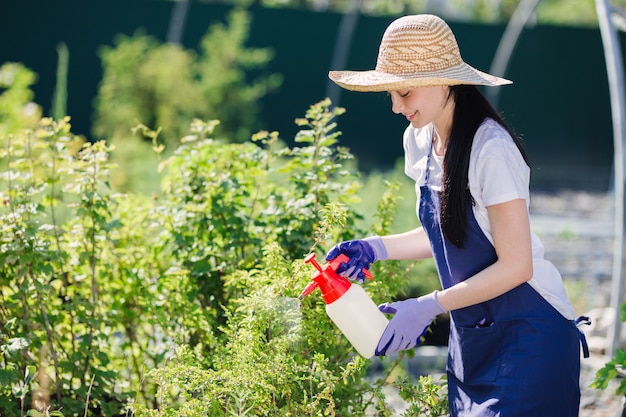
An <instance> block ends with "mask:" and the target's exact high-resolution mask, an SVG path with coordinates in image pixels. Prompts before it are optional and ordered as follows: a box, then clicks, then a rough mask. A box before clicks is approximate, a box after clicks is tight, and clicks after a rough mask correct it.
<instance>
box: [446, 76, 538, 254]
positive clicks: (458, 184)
mask: <svg viewBox="0 0 626 417" xmlns="http://www.w3.org/2000/svg"><path fill="white" fill-rule="evenodd" d="M448 100H453V101H454V104H455V105H454V115H453V119H452V129H451V130H450V138H449V139H448V146H447V149H446V156H445V158H444V162H443V166H444V169H443V188H442V191H441V219H440V221H441V228H442V231H443V235H444V236H445V237H446V239H448V241H450V242H452V243H453V244H454V245H455V246H457V247H459V248H463V241H464V240H465V235H466V228H467V207H468V205H467V199H468V197H469V198H471V196H470V195H469V193H468V192H467V189H468V185H467V183H468V170H469V161H470V152H471V149H472V143H473V142H474V135H475V134H476V131H477V130H478V127H479V126H480V125H481V123H482V122H483V121H484V120H485V119H487V118H490V119H493V120H495V121H496V122H498V123H499V124H500V125H502V127H504V128H505V129H506V131H507V132H508V133H509V134H510V135H511V137H512V138H513V141H515V144H516V145H517V147H518V149H519V151H520V153H521V154H522V157H523V158H524V161H526V164H527V165H528V166H529V167H530V161H529V159H528V154H527V153H526V151H525V150H524V148H523V146H522V144H521V142H520V140H519V138H518V137H517V135H515V133H513V131H512V130H511V128H510V127H508V126H507V125H506V123H504V120H502V117H501V116H500V114H499V113H498V112H497V111H496V110H495V109H494V108H493V107H492V106H491V104H490V103H489V101H487V99H486V98H485V97H484V96H483V95H482V93H481V92H480V91H479V90H478V88H477V87H475V86H469V85H457V86H451V87H450V95H449V96H448Z"/></svg>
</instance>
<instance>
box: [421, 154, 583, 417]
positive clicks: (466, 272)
mask: <svg viewBox="0 0 626 417" xmlns="http://www.w3.org/2000/svg"><path fill="white" fill-rule="evenodd" d="M431 154H432V145H431V149H430V151H429V154H428V160H427V165H426V166H427V168H426V175H425V185H423V186H421V187H420V192H421V198H420V207H419V218H420V221H421V224H422V226H423V228H424V230H425V231H426V233H427V235H428V238H429V240H430V244H431V248H432V252H433V257H434V260H435V263H436V266H437V270H438V273H439V278H440V280H441V285H442V287H443V288H444V289H445V288H449V287H452V286H453V285H455V284H458V283H459V282H461V281H463V280H466V279H468V278H470V277H471V276H473V275H475V274H476V273H478V272H479V271H481V270H483V269H485V268H486V267H488V266H490V265H491V264H493V263H494V262H495V261H496V259H497V255H496V251H495V248H494V247H493V245H492V244H491V242H490V241H489V240H488V239H487V237H486V236H485V234H484V233H483V231H482V229H481V228H480V226H479V225H478V222H477V221H476V218H475V217H474V213H473V210H472V199H471V195H470V193H469V190H468V191H467V193H468V195H467V197H468V198H467V234H466V238H465V241H464V249H459V248H458V247H456V246H454V245H453V244H452V243H450V242H448V241H447V240H446V238H445V237H444V236H443V233H442V230H441V226H440V221H439V218H440V217H439V214H440V207H439V192H438V191H437V190H435V189H432V188H430V186H429V184H428V180H429V171H430V158H431ZM580 335H581V333H580V331H579V330H578V329H577V327H576V324H575V323H574V321H572V320H568V319H566V318H565V317H563V316H562V315H561V314H560V313H559V312H558V311H557V310H556V309H555V308H554V307H553V306H552V305H551V304H550V303H548V302H547V301H546V300H545V299H544V298H543V297H542V296H541V295H540V294H539V293H537V292H536V291H535V290H534V289H533V288H532V287H531V286H530V285H529V284H528V283H524V284H521V285H520V286H518V287H516V288H514V289H512V290H510V291H508V292H507V293H505V294H502V295H500V296H499V297H497V298H494V299H492V300H489V301H486V302H483V303H480V304H476V305H473V306H469V307H465V308H462V309H458V310H454V311H451V312H450V337H449V344H448V364H447V374H448V394H449V403H450V414H451V416H452V417H457V416H459V417H461V416H462V417H468V416H476V417H478V416H480V417H489V416H501V417H512V416H520V417H530V416H532V417H542V416H545V417H569V416H578V409H579V402H580V388H579V374H580V345H579V343H580V341H581V339H580Z"/></svg>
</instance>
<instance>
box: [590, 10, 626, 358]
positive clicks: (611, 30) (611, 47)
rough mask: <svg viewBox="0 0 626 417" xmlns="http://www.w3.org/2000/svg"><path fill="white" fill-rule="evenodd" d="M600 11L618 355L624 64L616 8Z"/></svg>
mask: <svg viewBox="0 0 626 417" xmlns="http://www.w3.org/2000/svg"><path fill="white" fill-rule="evenodd" d="M596 12H597V14H598V23H599V25H600V34H601V35H602V45H603V46H604V60H605V62H606V72H607V77H608V81H609V97H610V99H611V119H612V121H613V149H614V163H613V165H614V171H615V172H614V175H615V181H614V183H615V185H614V186H615V221H614V228H615V232H614V236H615V243H614V248H613V278H612V279H613V283H612V291H611V309H612V310H613V312H614V316H613V325H612V326H611V327H610V328H609V332H608V334H607V339H608V342H609V346H608V349H607V352H606V354H607V355H608V356H613V355H615V351H616V349H617V348H618V344H619V343H620V331H621V327H622V325H621V320H620V315H619V312H620V306H621V305H622V303H623V302H624V269H625V267H626V256H625V255H626V254H625V253H624V249H625V246H624V236H626V233H625V230H624V227H625V226H626V222H625V221H624V205H625V203H626V201H624V197H625V194H624V181H625V180H626V178H625V176H624V174H625V167H624V141H625V140H626V131H625V127H626V125H625V123H626V107H625V100H624V63H623V60H622V52H621V49H620V44H619V39H618V37H617V32H616V30H615V26H614V25H613V21H612V20H611V15H612V12H613V8H612V5H611V4H610V2H609V1H608V0H596Z"/></svg>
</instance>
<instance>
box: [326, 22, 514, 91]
mask: <svg viewBox="0 0 626 417" xmlns="http://www.w3.org/2000/svg"><path fill="white" fill-rule="evenodd" d="M328 76H329V77H330V79H331V80H333V81H334V82H335V83H337V84H339V85H340V86H341V87H343V88H345V89H348V90H353V91H392V90H399V89H402V88H412V87H428V86H434V85H458V84H472V85H486V86H497V85H504V84H511V83H512V82H511V81H509V80H506V79H504V78H499V77H496V76H493V75H490V74H487V73H484V72H482V71H479V70H477V69H476V68H473V67H471V66H470V65H468V64H466V63H465V62H463V59H462V58H461V52H460V51H459V46H458V44H457V42H456V38H455V37H454V34H453V33H452V30H451V29H450V27H449V26H448V25H447V24H446V22H444V21H443V20H442V19H441V18H439V17H437V16H434V15H428V14H420V15H414V16H404V17H401V18H399V19H396V20H395V21H393V22H392V23H391V24H390V25H389V27H387V30H385V33H384V35H383V39H382V41H381V42H380V48H379V50H378V59H377V61H376V69H375V70H371V71H330V72H329V73H328Z"/></svg>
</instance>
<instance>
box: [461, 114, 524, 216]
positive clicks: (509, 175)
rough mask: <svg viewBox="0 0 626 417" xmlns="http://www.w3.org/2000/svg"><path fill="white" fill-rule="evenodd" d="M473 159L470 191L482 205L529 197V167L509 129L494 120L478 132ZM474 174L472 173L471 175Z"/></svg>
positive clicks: (473, 149) (486, 205)
mask: <svg viewBox="0 0 626 417" xmlns="http://www.w3.org/2000/svg"><path fill="white" fill-rule="evenodd" d="M472 160H473V163H472V161H470V173H469V177H470V178H469V181H470V191H472V195H473V196H474V198H480V199H481V200H482V204H481V205H482V206H484V207H488V206H491V205H494V204H500V203H504V202H506V201H511V200H515V199H518V198H522V199H525V200H526V201H528V199H529V186H530V168H529V167H528V165H527V164H526V161H525V160H524V158H523V157H522V154H521V152H520V151H519V149H518V148H517V145H516V144H515V142H513V139H512V138H511V136H510V135H509V134H508V132H507V131H506V130H505V129H503V128H502V127H501V126H500V125H498V124H497V123H496V122H495V121H489V122H488V123H486V124H484V125H483V126H481V128H480V129H479V131H478V132H477V133H476V138H475V140H474V146H473V148H472ZM472 174H473V175H472Z"/></svg>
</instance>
